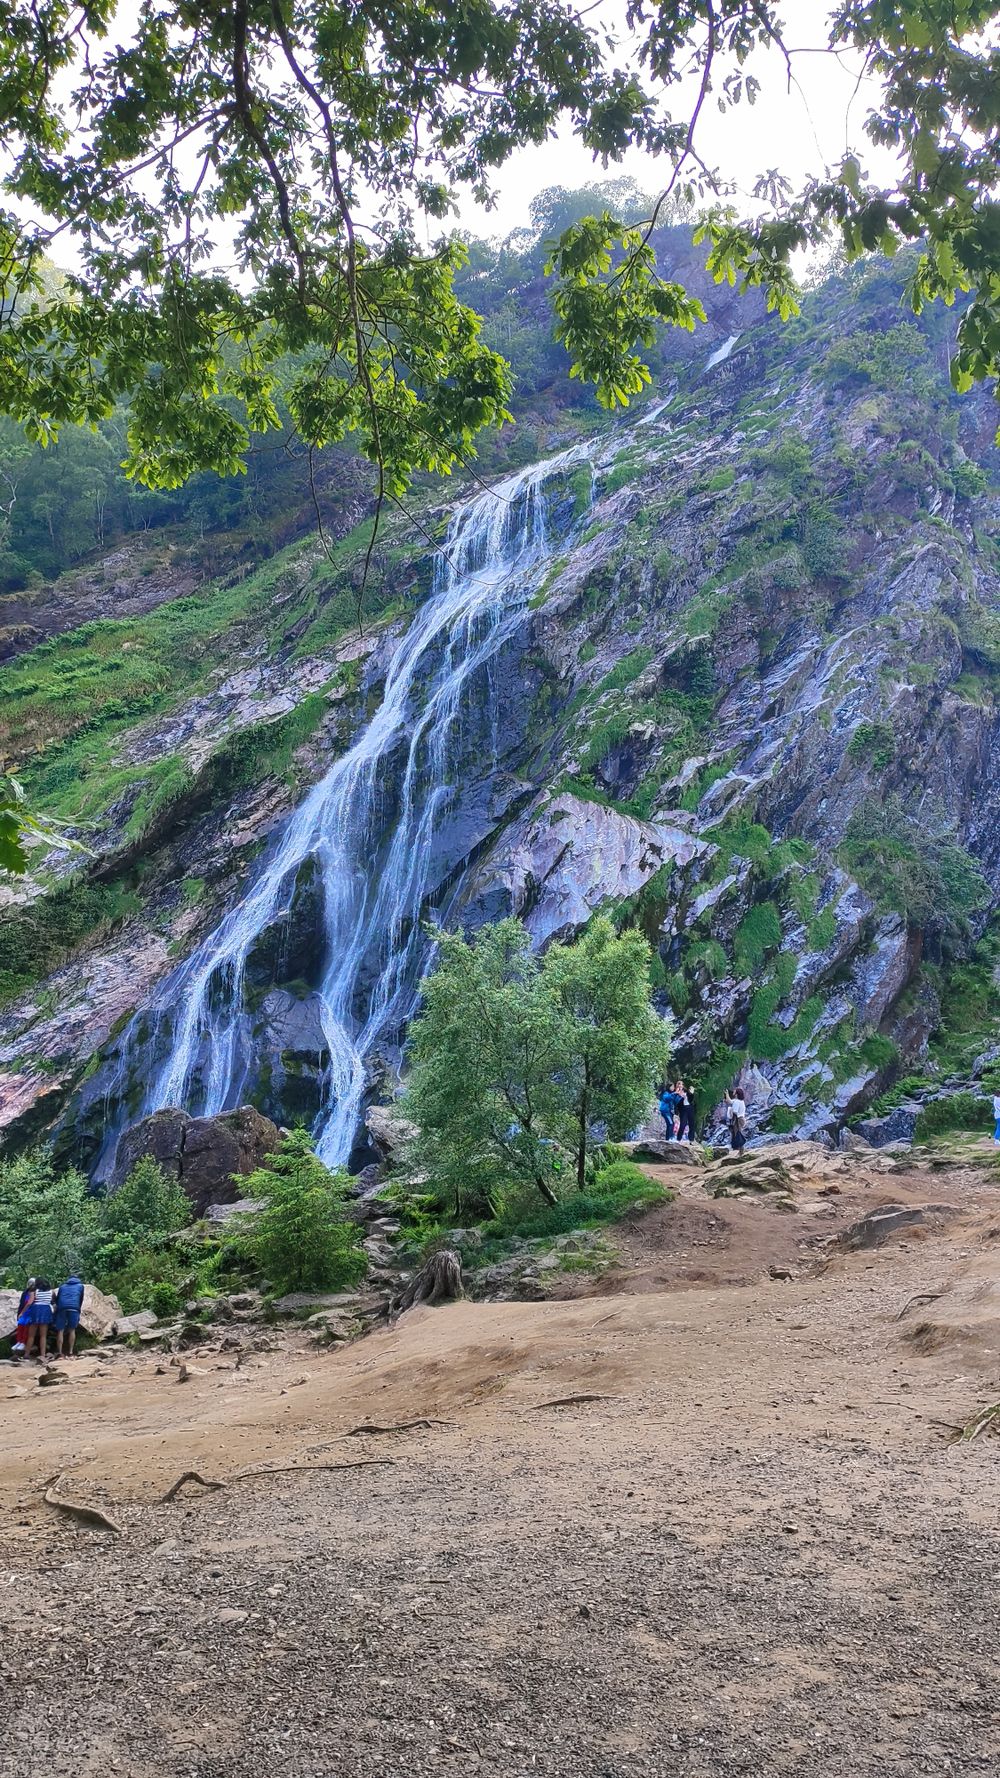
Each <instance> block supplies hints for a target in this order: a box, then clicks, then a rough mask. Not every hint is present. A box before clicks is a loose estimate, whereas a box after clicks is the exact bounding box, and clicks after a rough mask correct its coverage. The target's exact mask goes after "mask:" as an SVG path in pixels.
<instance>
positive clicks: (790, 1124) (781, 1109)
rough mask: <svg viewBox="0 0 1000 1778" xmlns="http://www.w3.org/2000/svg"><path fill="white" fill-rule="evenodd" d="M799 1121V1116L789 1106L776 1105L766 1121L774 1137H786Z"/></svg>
mask: <svg viewBox="0 0 1000 1778" xmlns="http://www.w3.org/2000/svg"><path fill="white" fill-rule="evenodd" d="M798 1121H799V1114H798V1112H797V1111H794V1110H793V1109H792V1107H791V1106H790V1105H776V1106H775V1107H774V1110H773V1111H772V1113H771V1116H770V1118H769V1120H768V1122H769V1124H770V1127H771V1131H772V1133H773V1134H774V1135H775V1136H787V1135H788V1134H789V1132H790V1131H791V1130H794V1128H795V1126H796V1124H797V1123H798Z"/></svg>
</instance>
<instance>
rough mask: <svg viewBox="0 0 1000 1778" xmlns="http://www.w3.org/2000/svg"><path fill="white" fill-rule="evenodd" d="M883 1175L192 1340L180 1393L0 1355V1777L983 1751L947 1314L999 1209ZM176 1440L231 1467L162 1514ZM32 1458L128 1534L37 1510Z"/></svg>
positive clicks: (685, 1217)
mask: <svg viewBox="0 0 1000 1778" xmlns="http://www.w3.org/2000/svg"><path fill="white" fill-rule="evenodd" d="M928 1185H932V1189H930V1190H929V1189H928ZM891 1186H892V1190H891V1193H890V1192H889V1191H888V1190H886V1189H885V1188H884V1186H883V1185H882V1184H878V1185H876V1184H872V1183H871V1182H868V1183H862V1182H861V1181H858V1182H857V1187H856V1196H855V1195H853V1194H854V1188H853V1187H852V1188H851V1191H850V1192H849V1191H847V1190H845V1191H843V1192H842V1193H840V1194H838V1195H837V1196H835V1197H834V1199H833V1200H831V1202H832V1203H833V1205H834V1215H833V1216H831V1217H830V1218H827V1219H826V1220H825V1223H824V1233H825V1234H836V1235H840V1234H843V1232H844V1231H845V1229H846V1228H847V1227H849V1226H851V1222H852V1220H853V1221H854V1222H856V1221H857V1220H859V1216H858V1215H856V1214H855V1212H859V1213H860V1215H866V1214H868V1213H869V1212H870V1211H871V1210H872V1209H873V1208H876V1209H877V1208H879V1206H878V1205H876V1204H875V1201H874V1200H875V1199H876V1197H881V1199H882V1203H883V1205H884V1202H885V1200H886V1199H888V1198H891V1200H892V1201H894V1202H896V1203H897V1204H901V1205H903V1206H904V1207H905V1206H906V1205H909V1206H910V1207H911V1208H912V1207H919V1205H918V1200H919V1199H920V1194H921V1192H922V1193H923V1200H922V1201H923V1203H924V1204H935V1205H939V1206H943V1207H944V1209H943V1211H942V1212H935V1213H934V1214H932V1215H931V1216H929V1217H928V1218H927V1220H926V1222H924V1223H915V1224H914V1223H911V1224H908V1225H907V1224H901V1225H900V1226H899V1227H898V1228H897V1229H896V1230H895V1231H891V1230H890V1231H888V1232H887V1233H886V1236H885V1239H884V1241H882V1242H881V1244H880V1245H877V1246H875V1247H873V1248H861V1249H859V1250H856V1251H849V1250H848V1248H847V1246H846V1244H843V1243H839V1244H837V1245H836V1246H834V1245H831V1246H830V1247H828V1248H824V1247H822V1245H821V1243H820V1242H818V1241H817V1242H814V1241H813V1236H812V1233H811V1232H807V1231H811V1230H812V1228H813V1224H814V1222H818V1220H819V1217H818V1213H816V1217H815V1218H811V1217H810V1213H808V1212H806V1211H804V1210H803V1209H802V1208H800V1209H799V1210H798V1211H795V1212H788V1211H784V1212H781V1211H778V1210H776V1209H775V1208H774V1207H773V1205H771V1204H770V1203H769V1202H768V1201H767V1200H761V1201H760V1202H759V1203H757V1202H751V1201H746V1200H739V1201H733V1200H726V1199H723V1200H711V1201H710V1200H706V1199H705V1198H704V1194H702V1198H701V1199H700V1200H699V1198H698V1196H697V1195H696V1190H695V1186H694V1184H693V1182H692V1183H691V1185H690V1186H689V1185H687V1184H685V1185H684V1186H683V1188H682V1194H681V1198H680V1200H679V1201H678V1204H677V1205H674V1206H672V1207H669V1209H665V1210H663V1211H657V1212H654V1213H653V1214H652V1215H651V1216H647V1217H646V1218H645V1219H642V1220H641V1221H638V1222H636V1223H635V1224H634V1225H632V1226H631V1227H630V1228H629V1229H628V1230H627V1231H625V1232H624V1233H623V1234H622V1237H621V1251H622V1265H621V1268H620V1276H619V1278H618V1280H617V1287H616V1288H614V1289H613V1290H611V1289H610V1287H609V1283H608V1281H607V1280H605V1281H604V1283H603V1284H602V1286H601V1290H602V1293H603V1294H600V1295H597V1296H592V1297H588V1298H580V1299H577V1300H574V1301H554V1302H545V1303H537V1304H511V1303H496V1304H481V1305H473V1304H469V1303H466V1304H459V1305H457V1306H454V1307H449V1308H444V1309H440V1310H437V1311H423V1310H417V1311H414V1312H413V1313H412V1314H411V1315H409V1316H407V1317H406V1318H404V1320H403V1322H402V1323H401V1324H400V1325H398V1326H397V1327H396V1328H394V1329H392V1330H387V1331H386V1332H384V1333H381V1334H378V1335H375V1336H373V1337H372V1338H370V1339H368V1340H366V1341H364V1342H362V1343H360V1344H357V1345H355V1346H353V1347H350V1348H347V1349H340V1350H334V1351H332V1352H329V1353H326V1352H319V1351H317V1350H316V1349H315V1348H313V1347H311V1346H309V1345H308V1344H307V1342H306V1340H305V1339H304V1338H303V1337H302V1336H299V1335H293V1336H286V1337H285V1338H284V1339H282V1340H281V1341H279V1342H277V1343H276V1344H275V1345H274V1347H273V1349H271V1350H265V1349H257V1350H254V1349H252V1344H248V1345H247V1347H246V1348H245V1349H244V1350H242V1351H241V1352H239V1353H237V1352H236V1351H232V1350H230V1351H221V1350H214V1351H212V1350H206V1351H205V1352H203V1353H201V1354H199V1353H193V1354H190V1355H188V1357H187V1364H188V1369H189V1375H188V1378H187V1380H186V1381H185V1382H183V1383H182V1382H180V1381H179V1380H178V1379H179V1375H180V1373H179V1370H178V1367H177V1366H171V1365H170V1364H169V1363H168V1362H167V1361H166V1360H165V1359H163V1358H160V1359H159V1360H156V1359H155V1358H149V1357H147V1356H145V1355H143V1356H142V1357H139V1358H135V1357H133V1356H132V1355H130V1354H121V1355H119V1356H117V1357H115V1358H114V1359H112V1360H111V1361H110V1362H109V1361H105V1360H94V1359H86V1360H80V1361H79V1363H78V1365H77V1366H76V1371H75V1374H74V1376H73V1380H72V1382H71V1383H70V1384H67V1385H66V1386H64V1387H57V1388H50V1389H45V1390H40V1389H37V1388H36V1387H35V1386H34V1385H33V1384H29V1381H28V1379H27V1378H26V1377H25V1376H24V1374H23V1373H18V1374H16V1375H14V1376H13V1378H12V1379H11V1373H10V1372H5V1373H4V1374H3V1380H0V1396H5V1397H6V1399H4V1400H3V1408H4V1415H3V1440H2V1446H0V1507H2V1509H3V1511H2V1519H0V1523H2V1526H3V1530H2V1532H0V1630H2V1635H3V1650H4V1652H3V1654H2V1655H0V1678H2V1690H0V1728H2V1731H3V1732H2V1734H0V1749H2V1751H0V1774H2V1778H8V1775H9V1778H13V1775H14V1774H15V1773H17V1774H18V1775H19V1778H20V1774H21V1773H22V1772H23V1769H24V1764H25V1750H29V1753H30V1760H31V1761H32V1762H33V1763H38V1762H44V1763H45V1764H50V1763H52V1762H53V1761H56V1760H58V1761H59V1762H60V1769H63V1770H67V1771H70V1770H71V1771H72V1772H73V1773H74V1774H75V1775H76V1774H79V1775H80V1778H91V1775H94V1778H96V1774H98V1773H100V1774H102V1778H103V1775H104V1774H106V1773H108V1772H114V1773H118V1774H124V1775H127V1778H181V1775H185V1778H186V1775H189V1774H190V1775H191V1778H233V1775H236V1774H239V1778H245V1775H247V1778H264V1775H265V1774H268V1775H269V1774H270V1773H272V1772H273V1771H274V1770H276V1769H280V1770H281V1771H282V1772H283V1773H286V1774H290V1775H292V1778H327V1775H328V1774H330V1773H332V1772H337V1773H338V1778H383V1775H384V1774H390V1773H391V1774H396V1773H403V1772H406V1773H416V1774H425V1773H426V1774H430V1773H434V1774H436V1775H437V1774H441V1773H450V1772H456V1773H457V1772H471V1773H484V1774H490V1775H491V1778H492V1775H493V1774H496V1775H497V1778H500V1775H501V1774H502V1775H503V1778H512V1775H513V1778H520V1775H521V1774H524V1775H527V1774H543V1775H545V1774H549V1775H551V1778H565V1774H567V1773H573V1774H579V1775H580V1778H626V1775H627V1778H636V1775H638V1778H666V1774H668V1773H669V1774H682V1775H684V1778H688V1775H690V1778H730V1775H733V1778H735V1775H737V1774H739V1775H741V1778H793V1774H794V1778H802V1775H805V1778H819V1775H822V1778H862V1775H863V1778H904V1775H905V1778H912V1775H913V1774H915V1773H923V1772H934V1773H939V1772H940V1773H944V1772H950V1773H953V1774H962V1775H963V1778H964V1774H967V1773H968V1774H973V1773H976V1774H978V1773H983V1774H985V1773H988V1772H989V1773H992V1772H994V1771H995V1770H996V1769H997V1762H998V1760H1000V1726H998V1720H997V1716H996V1710H995V1643H996V1637H995V1618H994V1607H993V1599H992V1586H991V1583H990V1582H989V1580H988V1578H987V1577H988V1576H989V1575H990V1574H992V1572H993V1569H994V1568H995V1567H996V1558H997V1549H996V1540H997V1515H996V1476H997V1464H998V1461H1000V1445H998V1444H997V1442H996V1441H995V1440H994V1439H992V1438H989V1437H983V1438H982V1439H980V1440H978V1441H977V1442H975V1443H973V1444H971V1445H967V1446H964V1445H957V1446H953V1445H950V1444H949V1443H948V1442H947V1439H946V1436H945V1429H946V1427H947V1426H948V1425H951V1424H954V1423H957V1422H960V1421H964V1420H966V1419H968V1417H969V1416H970V1415H971V1413H972V1412H973V1411H974V1410H975V1408H976V1407H977V1406H978V1405H981V1404H982V1403H984V1402H986V1401H988V1400H990V1399H996V1397H997V1396H1000V1374H998V1371H997V1361H996V1356H995V1352H994V1350H993V1348H992V1347H991V1345H990V1337H991V1336H989V1337H987V1336H986V1335H985V1334H984V1332H983V1330H984V1328H985V1327H986V1325H987V1323H988V1322H989V1316H988V1315H986V1314H985V1312H982V1313H981V1315H980V1319H979V1322H978V1323H977V1326H978V1329H979V1331H978V1333H977V1334H976V1336H975V1338H973V1339H971V1340H969V1339H968V1338H967V1331H968V1330H967V1329H966V1332H965V1333H962V1332H961V1331H956V1330H957V1329H958V1322H959V1320H960V1318H961V1300H962V1299H961V1291H962V1290H963V1289H964V1287H965V1286H964V1283H963V1280H968V1279H969V1278H973V1277H974V1278H978V1279H979V1280H980V1282H982V1281H983V1280H984V1279H988V1278H990V1277H994V1276H1000V1256H998V1258H997V1259H996V1260H995V1259H994V1255H996V1254H997V1250H998V1248H1000V1241H998V1240H997V1239H996V1238H995V1236H994V1234H993V1230H994V1228H995V1226H996V1223H997V1222H1000V1216H998V1217H997V1218H996V1219H995V1218H994V1197H993V1192H994V1188H993V1187H992V1185H991V1184H990V1183H989V1179H988V1176H987V1175H986V1174H985V1173H983V1174H982V1175H978V1174H976V1173H975V1172H974V1171H970V1170H968V1169H966V1170H963V1171H962V1172H960V1173H955V1174H954V1175H948V1174H947V1173H943V1172H938V1173H936V1174H934V1175H933V1178H932V1179H931V1178H930V1177H927V1178H925V1177H923V1176H921V1175H920V1174H919V1172H917V1173H916V1174H915V1175H914V1177H913V1180H912V1182H911V1183H910V1184H908V1183H907V1181H906V1180H905V1179H904V1178H902V1177H901V1176H898V1177H894V1178H893V1179H892V1181H891ZM797 1196H798V1197H799V1199H800V1202H801V1203H805V1202H806V1201H807V1200H808V1196H809V1188H808V1187H804V1188H803V1191H802V1192H801V1193H798V1194H797ZM845 1198H846V1199H847V1200H848V1202H847V1203H843V1202H842V1200H843V1199H845ZM997 1209H998V1211H1000V1205H997ZM706 1219H712V1220H710V1221H709V1220H706ZM789 1244H790V1245H789ZM803 1244H804V1245H803ZM769 1268H773V1269H774V1270H776V1271H779V1272H781V1271H790V1272H791V1273H792V1274H793V1275H792V1278H791V1280H790V1281H788V1280H784V1279H776V1278H772V1277H771V1275H770V1271H769ZM694 1274H698V1275H697V1276H695V1275H694ZM612 1282H613V1283H614V1281H612ZM679 1285H680V1286H688V1287H686V1288H684V1287H682V1288H678V1286H679ZM692 1285H693V1286H694V1288H691V1287H690V1286H692ZM939 1293H940V1294H939ZM956 1293H958V1294H957V1295H956ZM942 1305H944V1308H945V1309H946V1310H947V1311H948V1314H949V1315H950V1316H951V1322H950V1323H949V1325H950V1326H951V1328H952V1332H951V1333H950V1334H947V1335H942V1336H941V1338H940V1340H939V1342H937V1343H934V1342H933V1341H932V1342H929V1343H928V1342H927V1341H926V1339H924V1340H921V1339H920V1338H917V1339H914V1338H913V1337H911V1335H912V1332H913V1330H914V1328H919V1327H921V1326H926V1324H927V1323H928V1320H929V1319H934V1320H939V1319H940V1320H941V1321H942V1325H943V1324H944V1322H945V1321H946V1320H947V1316H946V1315H945V1314H944V1311H943V1310H942ZM980 1309H982V1305H981V1304H980ZM971 1319H972V1318H971V1317H970V1318H969V1321H970V1323H971ZM237 1358H239V1363H237ZM7 1379H11V1380H10V1381H8V1380H7ZM20 1390H24V1393H23V1394H21V1393H14V1391H20ZM567 1397H576V1398H578V1399H576V1400H569V1401H567V1400H566V1398H567ZM556 1402H560V1403H562V1405H546V1404H554V1403H556ZM414 1421H416V1422H429V1424H416V1425H411V1426H409V1429H408V1430H400V1431H388V1432H377V1431H374V1430H373V1431H361V1432H358V1431H356V1430H355V1429H356V1428H357V1427H359V1426H360V1425H362V1424H363V1423H368V1424H369V1425H371V1424H372V1423H375V1424H377V1425H379V1426H386V1427H393V1426H401V1425H403V1424H404V1423H408V1422H414ZM376 1460H378V1461H376ZM348 1464H350V1465H352V1466H356V1465H359V1464H360V1465H362V1466H361V1467H349V1468H347V1467H340V1466H342V1465H348ZM330 1466H335V1467H330ZM188 1469H197V1470H199V1471H200V1472H201V1474H202V1475H203V1476H205V1477H207V1478H209V1479H212V1480H225V1481H226V1482H227V1485H226V1486H225V1487H223V1488H221V1489H217V1490H212V1491H203V1490H201V1489H200V1488H199V1487H198V1486H197V1485H196V1484H190V1485H188V1486H187V1487H186V1488H185V1489H183V1490H182V1491H181V1492H180V1493H179V1494H178V1495H177V1496H176V1497H175V1498H174V1499H173V1500H172V1501H170V1502H168V1503H166V1504H157V1502H158V1498H159V1496H161V1495H162V1494H163V1493H164V1492H165V1490H166V1489H167V1488H168V1486H169V1485H170V1484H171V1483H172V1482H174V1481H175V1480H176V1479H177V1477H178V1476H179V1475H180V1474H181V1472H182V1471H184V1470H188ZM243 1470H251V1471H252V1472H253V1473H252V1474H250V1475H244V1476H243V1477H241V1478H237V1477H236V1475H235V1472H236V1471H243ZM266 1470H280V1471H281V1472H282V1473H280V1474H278V1473H272V1474H265V1473H263V1472H264V1471H266ZM56 1471H64V1472H66V1475H67V1479H66V1480H65V1481H64V1482H63V1483H62V1485H61V1486H62V1491H63V1492H64V1493H65V1494H67V1495H69V1496H71V1497H73V1498H77V1499H85V1500H88V1501H90V1502H92V1503H97V1504H103V1505H104V1507H105V1509H106V1510H107V1511H108V1512H110V1513H112V1514H113V1516H114V1517H115V1518H116V1519H117V1520H118V1522H119V1523H120V1526H121V1533H120V1535H118V1536H115V1535H112V1534H110V1533H103V1532H100V1531H97V1530H94V1529H92V1528H90V1527H87V1526H83V1525H78V1524H77V1523H76V1522H75V1521H74V1520H73V1519H72V1518H71V1517H69V1516H68V1515H66V1514H64V1513H62V1512H59V1511H58V1510H57V1509H55V1508H53V1507H51V1506H47V1505H45V1503H44V1501H43V1499H42V1483H43V1482H44V1481H45V1480H46V1479H47V1478H48V1477H50V1476H51V1475H53V1474H54V1473H55V1472H56ZM310 1472H312V1473H310Z"/></svg>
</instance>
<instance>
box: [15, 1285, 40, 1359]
mask: <svg viewBox="0 0 1000 1778" xmlns="http://www.w3.org/2000/svg"><path fill="white" fill-rule="evenodd" d="M35 1283H36V1280H35V1279H34V1278H29V1279H28V1282H27V1284H26V1285H25V1287H24V1289H23V1290H22V1292H21V1296H20V1300H19V1302H18V1305H17V1326H16V1328H15V1329H14V1339H13V1343H12V1347H11V1357H12V1358H13V1359H14V1361H15V1362H16V1361H17V1360H18V1359H19V1358H27V1356H28V1353H29V1351H30V1349H31V1339H32V1327H31V1311H32V1309H33V1308H34V1305H35Z"/></svg>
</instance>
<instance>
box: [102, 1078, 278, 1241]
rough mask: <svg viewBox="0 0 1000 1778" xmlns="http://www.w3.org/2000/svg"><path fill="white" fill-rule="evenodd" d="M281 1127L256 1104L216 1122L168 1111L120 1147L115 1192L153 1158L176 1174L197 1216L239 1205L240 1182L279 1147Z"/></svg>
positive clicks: (143, 1122) (130, 1133) (144, 1122)
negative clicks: (137, 1166) (138, 1164)
mask: <svg viewBox="0 0 1000 1778" xmlns="http://www.w3.org/2000/svg"><path fill="white" fill-rule="evenodd" d="M279 1141H280V1135H279V1132H278V1126H277V1124H274V1123H272V1122H271V1119H270V1118H269V1117H265V1116H264V1114H263V1112H260V1111H257V1110H256V1108H255V1107H254V1106H253V1105H240V1106H238V1107H237V1109H236V1110H235V1111H223V1112H220V1113H219V1115H218V1116H217V1117H190V1116H189V1115H188V1113H187V1112H186V1111H180V1110H178V1109H176V1108H175V1107H173V1106H168V1107H166V1108H165V1109H164V1110H162V1111H154V1112H152V1113H151V1114H150V1116H149V1117H144V1118H141V1119H140V1121H139V1122H138V1123H137V1124H132V1125H131V1126H130V1128H129V1129H127V1130H125V1131H124V1133H123V1135H122V1136H121V1139H120V1141H119V1143H118V1151H117V1153H116V1155H115V1165H114V1169H113V1172H112V1175H111V1182H110V1185H111V1190H114V1189H115V1187H116V1186H119V1185H121V1184H122V1183H123V1181H124V1180H125V1179H127V1178H128V1175H129V1174H130V1173H131V1171H132V1168H133V1167H134V1166H135V1164H136V1162H137V1161H140V1160H143V1159H145V1158H146V1156H149V1157H150V1158H151V1159H152V1160H154V1161H158V1162H159V1164H160V1166H162V1167H163V1168H165V1169H166V1170H167V1171H168V1172H171V1173H173V1175H174V1177H175V1178H176V1179H178V1180H179V1181H180V1183H181V1185H182V1186H183V1187H184V1190H185V1191H186V1192H187V1195H188V1197H189V1198H190V1199H191V1201H192V1203H193V1204H194V1207H195V1212H196V1214H197V1215H198V1216H202V1215H204V1214H205V1212H206V1211H207V1210H208V1208H209V1206H210V1205H211V1206H213V1207H217V1206H218V1205H220V1204H227V1203H236V1202H237V1201H238V1200H239V1195H240V1194H239V1185H238V1181H239V1179H240V1178H241V1177H244V1176H245V1175H246V1174H248V1173H252V1172H253V1170H254V1168H255V1167H259V1166H260V1164H261V1162H262V1161H263V1160H264V1159H265V1157H266V1156H267V1155H269V1154H273V1153H274V1151H275V1149H276V1148H277V1147H278V1144H279Z"/></svg>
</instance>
